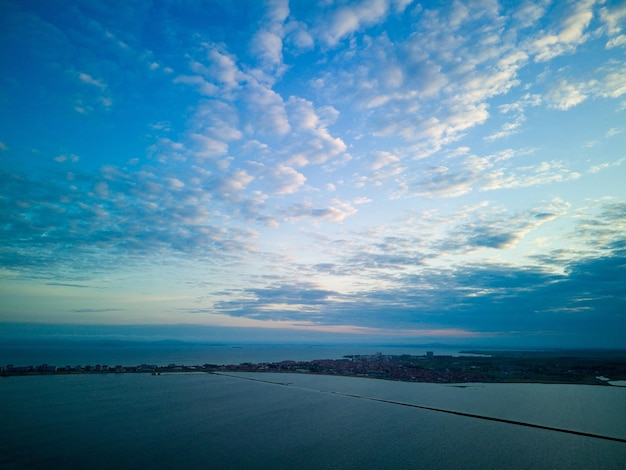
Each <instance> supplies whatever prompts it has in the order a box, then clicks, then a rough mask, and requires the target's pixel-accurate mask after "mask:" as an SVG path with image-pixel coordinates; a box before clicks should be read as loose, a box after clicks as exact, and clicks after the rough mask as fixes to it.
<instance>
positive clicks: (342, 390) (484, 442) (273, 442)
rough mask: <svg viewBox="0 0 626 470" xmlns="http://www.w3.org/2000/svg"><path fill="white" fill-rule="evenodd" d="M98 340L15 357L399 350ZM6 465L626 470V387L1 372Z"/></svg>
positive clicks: (279, 355) (137, 360) (0, 432)
mask: <svg viewBox="0 0 626 470" xmlns="http://www.w3.org/2000/svg"><path fill="white" fill-rule="evenodd" d="M101 348H102V350H100V351H95V350H94V349H97V348H85V350H84V351H83V352H84V355H82V356H80V357H77V356H76V355H73V354H75V353H76V351H74V352H72V351H66V350H62V349H58V350H56V351H54V352H49V353H48V354H49V356H45V357H42V356H41V355H37V354H36V352H33V351H22V353H23V354H24V355H23V356H21V357H18V355H17V353H15V352H14V353H13V355H12V357H11V358H9V359H10V360H11V362H12V363H15V365H35V364H37V363H43V362H48V363H50V364H55V365H65V363H68V364H71V365H77V364H82V365H85V364H96V363H100V364H103V363H109V364H116V363H119V364H122V365H137V364H141V363H155V364H158V365H161V364H169V363H181V364H186V365H192V364H204V363H217V364H219V363H224V364H230V363H239V362H255V363H256V362H264V361H267V362H273V361H281V360H285V359H292V360H310V359H320V358H337V357H342V356H343V355H348V354H374V353H376V352H382V353H383V354H392V353H396V352H395V351H398V349H396V348H391V349H393V351H394V352H389V351H386V350H385V349H384V348H383V347H380V348H377V349H375V350H374V351H372V350H371V348H370V349H368V348H367V347H364V349H363V350H360V349H358V348H353V347H350V346H348V347H346V346H336V347H335V346H311V347H297V346H278V345H275V346H267V345H265V346H259V345H254V346H237V347H232V346H224V345H222V346H210V347H209V346H203V347H200V346H198V348H197V350H196V349H194V348H192V349H193V350H190V349H189V348H188V347H181V346H180V345H176V346H175V345H171V349H172V350H171V351H164V350H163V348H157V349H160V351H152V353H150V354H152V356H150V355H149V354H148V353H149V352H150V350H151V349H152V346H143V348H144V349H145V350H144V351H142V350H141V348H139V349H137V348H138V347H125V349H124V350H122V351H120V350H119V349H120V348H119V346H115V347H108V346H102V347H101ZM207 348H208V349H207ZM70 349H71V348H70ZM420 351H421V352H417V351H415V352H413V353H415V354H424V353H425V350H420ZM446 351H447V352H448V353H450V352H454V351H449V350H446ZM6 352H7V351H4V352H2V354H5V353H6ZM457 352H460V351H457ZM143 353H145V354H146V355H147V356H148V357H146V356H145V355H142V354H143ZM2 354H0V358H2V359H5V362H6V360H7V358H6V356H3V355H2ZM435 354H436V352H435ZM35 359H36V360H35ZM0 360H1V359H0ZM29 361H30V362H29ZM455 413H456V414H455ZM0 468H3V469H4V468H10V469H11V468H15V469H31V468H35V469H38V468H42V469H48V468H49V469H57V468H67V469H74V468H76V469H79V468H80V469H84V468H90V469H91V468H103V469H108V468H115V469H125V468H129V469H130V468H133V469H136V468H157V469H159V468H171V469H174V468H176V469H178V468H204V469H248V468H249V469H266V468H267V469H309V468H310V469H327V468H328V469H334V468H336V469H343V468H345V469H413V468H416V469H420V468H424V469H456V468H460V469H473V468H476V469H542V468H545V469H565V468H567V469H572V468H573V469H579V468H580V469H605V468H606V469H624V468H626V388H624V387H612V386H588V385H546V384H482V383H477V384H428V383H405V382H391V381H384V380H376V379H368V378H357V377H337V376H318V375H310V374H304V373H303V374H280V373H263V374H258V373H228V374H221V375H218V374H207V373H171V374H162V375H159V376H153V375H150V374H82V375H81V374H74V375H47V376H44V375H42V376H22V377H4V378H0Z"/></svg>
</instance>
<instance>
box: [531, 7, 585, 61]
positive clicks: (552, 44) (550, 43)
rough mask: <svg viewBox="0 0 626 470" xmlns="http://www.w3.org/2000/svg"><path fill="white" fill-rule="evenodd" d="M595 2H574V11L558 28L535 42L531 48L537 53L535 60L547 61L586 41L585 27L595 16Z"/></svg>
mask: <svg viewBox="0 0 626 470" xmlns="http://www.w3.org/2000/svg"><path fill="white" fill-rule="evenodd" d="M595 3H596V2H595V0H585V1H578V2H574V3H572V5H573V9H572V11H571V12H570V13H569V15H567V16H565V17H564V18H563V20H562V21H561V24H560V27H559V28H558V30H557V31H551V32H548V33H545V34H544V35H542V36H541V37H539V38H537V39H536V40H535V41H534V42H533V44H532V46H531V49H532V52H533V53H534V55H535V61H537V62H545V61H548V60H551V59H553V58H555V57H557V56H560V55H563V54H568V53H571V52H573V51H574V50H575V49H576V47H577V46H579V45H580V44H582V43H584V42H585V41H586V40H587V38H588V35H587V34H585V29H586V28H587V27H588V26H589V23H590V22H591V19H592V18H593V6H594V4H595Z"/></svg>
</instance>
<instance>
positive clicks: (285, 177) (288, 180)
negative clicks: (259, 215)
mask: <svg viewBox="0 0 626 470" xmlns="http://www.w3.org/2000/svg"><path fill="white" fill-rule="evenodd" d="M269 175H270V179H271V181H272V186H273V192H274V193H275V194H293V193H295V192H297V191H298V190H299V189H300V188H301V187H302V186H303V185H304V183H305V182H306V177H305V176H304V175H303V174H302V173H298V172H297V171H296V170H294V169H293V168H291V167H288V166H285V165H280V166H278V167H276V168H272V169H271V170H270V171H269Z"/></svg>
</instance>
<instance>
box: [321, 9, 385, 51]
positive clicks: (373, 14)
mask: <svg viewBox="0 0 626 470" xmlns="http://www.w3.org/2000/svg"><path fill="white" fill-rule="evenodd" d="M388 10H389V2H388V0H361V1H360V2H358V3H355V4H353V5H349V6H347V5H346V6H342V7H340V8H339V9H337V10H335V11H333V12H332V14H331V17H330V18H328V19H327V20H326V21H324V23H325V24H326V25H328V26H323V27H322V30H321V31H320V35H321V36H322V38H323V39H324V41H325V42H326V43H327V44H328V45H330V46H334V45H336V44H337V43H338V42H339V41H340V40H341V39H342V38H344V37H346V36H349V35H350V34H352V33H354V32H355V31H357V30H359V29H361V28H362V27H364V26H370V25H372V24H376V23H378V22H380V21H382V20H383V19H384V18H385V17H386V16H387V13H388Z"/></svg>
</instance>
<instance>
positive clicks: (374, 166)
mask: <svg viewBox="0 0 626 470" xmlns="http://www.w3.org/2000/svg"><path fill="white" fill-rule="evenodd" d="M373 154H374V161H372V162H371V163H370V164H369V168H370V169H371V170H380V169H381V168H383V167H386V166H387V165H390V164H392V163H397V162H399V161H400V159H399V158H398V157H397V156H395V155H394V154H392V153H391V152H386V151H382V150H379V151H376V152H374V153H373Z"/></svg>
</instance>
